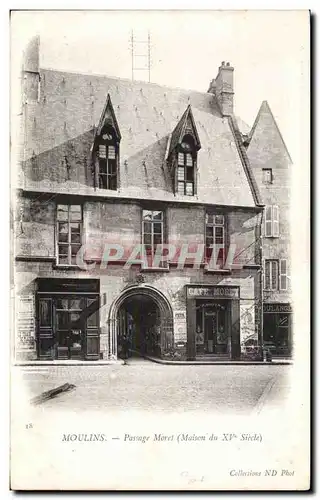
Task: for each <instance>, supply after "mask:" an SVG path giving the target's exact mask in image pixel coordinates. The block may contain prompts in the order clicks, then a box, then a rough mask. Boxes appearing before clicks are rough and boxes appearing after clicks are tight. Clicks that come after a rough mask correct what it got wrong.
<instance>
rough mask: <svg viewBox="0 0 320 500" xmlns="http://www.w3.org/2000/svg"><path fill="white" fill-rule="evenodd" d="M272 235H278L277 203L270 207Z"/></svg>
mask: <svg viewBox="0 0 320 500" xmlns="http://www.w3.org/2000/svg"><path fill="white" fill-rule="evenodd" d="M272 235H273V236H274V237H278V236H279V207H278V206H277V205H273V207H272Z"/></svg>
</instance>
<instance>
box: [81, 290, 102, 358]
mask: <svg viewBox="0 0 320 500" xmlns="http://www.w3.org/2000/svg"><path fill="white" fill-rule="evenodd" d="M99 307H100V301H99V295H97V296H94V297H87V298H86V321H85V326H86V329H85V359H87V360H92V361H93V360H98V359H99V357H100V331H99Z"/></svg>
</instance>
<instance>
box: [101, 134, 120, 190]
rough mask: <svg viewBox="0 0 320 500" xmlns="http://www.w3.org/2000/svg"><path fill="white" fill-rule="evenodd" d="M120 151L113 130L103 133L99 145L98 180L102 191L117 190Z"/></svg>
mask: <svg viewBox="0 0 320 500" xmlns="http://www.w3.org/2000/svg"><path fill="white" fill-rule="evenodd" d="M118 149H119V148H118V144H117V140H116V137H115V134H114V132H113V130H112V129H109V130H105V131H103V132H102V134H101V136H100V138H99V143H98V158H99V172H98V178H99V188H101V189H113V190H116V189H117V163H118Z"/></svg>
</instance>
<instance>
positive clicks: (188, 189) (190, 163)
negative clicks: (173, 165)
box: [177, 137, 196, 196]
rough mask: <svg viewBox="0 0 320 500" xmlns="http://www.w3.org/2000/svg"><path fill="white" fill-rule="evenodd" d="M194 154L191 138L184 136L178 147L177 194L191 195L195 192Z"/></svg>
mask: <svg viewBox="0 0 320 500" xmlns="http://www.w3.org/2000/svg"><path fill="white" fill-rule="evenodd" d="M195 156H196V151H195V150H194V141H193V138H192V137H188V138H184V140H183V142H182V143H181V145H180V147H179V148H178V170H177V177H178V179H177V182H178V193H179V194H182V195H186V196H193V195H194V194H195V189H194V178H195V161H194V159H195Z"/></svg>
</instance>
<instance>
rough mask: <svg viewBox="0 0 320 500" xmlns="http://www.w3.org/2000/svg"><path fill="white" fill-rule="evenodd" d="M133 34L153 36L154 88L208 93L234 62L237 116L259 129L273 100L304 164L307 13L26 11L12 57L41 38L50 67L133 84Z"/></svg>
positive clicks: (18, 20)
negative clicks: (257, 122)
mask: <svg viewBox="0 0 320 500" xmlns="http://www.w3.org/2000/svg"><path fill="white" fill-rule="evenodd" d="M132 30H133V31H134V36H135V38H137V39H139V40H146V38H147V33H148V31H149V32H150V36H151V82H154V83H159V84H163V85H168V86H173V87H181V88H185V89H193V90H198V91H202V92H206V91H207V90H208V86H209V82H210V80H212V79H213V78H215V77H216V75H217V72H218V67H219V65H220V64H221V61H229V62H230V64H231V65H232V66H233V67H234V85H235V89H234V90H235V97H234V103H235V114H236V115H237V116H238V117H241V119H242V120H243V121H244V122H246V123H247V124H248V125H249V126H250V127H251V126H252V124H253V122H254V119H255V117H256V115H257V112H258V109H259V107H260V104H261V102H262V101H263V100H267V101H268V102H269V105H270V107H271V109H272V112H273V114H274V116H275V118H276V120H277V123H278V125H279V127H280V130H281V132H282V135H283V138H284V140H285V142H286V144H287V147H288V149H289V152H290V154H291V156H292V158H293V161H294V162H295V161H296V162H298V163H299V162H300V157H301V148H300V147H299V140H298V139H299V137H300V136H301V126H302V122H303V120H304V119H305V113H304V111H305V107H306V106H308V105H309V97H308V91H309V87H308V71H309V66H308V65H309V62H308V57H309V34H308V13H307V11H297V10H296V11H294V10H293V11H253V10H251V11H244V10H242V11H241V10H240V11H213V10H211V11H210V10H207V11H203V10H202V11H201V10H199V11H195V10H193V11H190V10H189V11H187V10H176V11H128V10H127V11H20V12H14V13H13V16H12V29H11V36H12V43H11V52H12V54H13V56H15V55H17V54H19V53H20V52H21V50H22V49H23V47H24V46H25V44H26V41H27V40H28V39H29V38H30V37H31V36H34V35H35V34H38V35H40V47H41V49H40V64H41V66H42V67H44V68H52V69H61V70H67V71H75V72H77V71H78V72H84V73H97V74H105V75H108V76H116V77H122V78H129V79H130V78H131V77H132V62H131V47H130V36H131V32H132ZM143 47H144V53H145V50H146V45H145V44H141V45H140V48H143ZM135 51H136V53H138V45H137V44H136V45H135ZM141 61H146V59H145V58H141ZM135 78H136V79H139V80H146V79H147V78H148V73H147V71H139V72H138V71H137V72H135Z"/></svg>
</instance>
